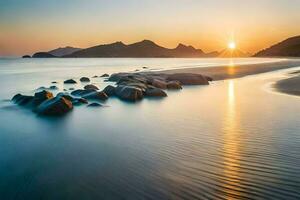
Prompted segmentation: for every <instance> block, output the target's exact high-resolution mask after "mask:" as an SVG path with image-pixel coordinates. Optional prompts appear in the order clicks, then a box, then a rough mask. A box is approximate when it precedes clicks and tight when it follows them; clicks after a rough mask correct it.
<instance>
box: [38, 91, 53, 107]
mask: <svg viewBox="0 0 300 200" xmlns="http://www.w3.org/2000/svg"><path fill="white" fill-rule="evenodd" d="M51 98H53V94H52V93H51V92H48V91H46V90H43V91H41V92H36V93H35V94H34V98H33V104H34V106H38V105H40V104H41V103H42V102H44V101H46V100H48V99H51Z"/></svg>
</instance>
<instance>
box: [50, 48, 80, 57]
mask: <svg viewBox="0 0 300 200" xmlns="http://www.w3.org/2000/svg"><path fill="white" fill-rule="evenodd" d="M79 50H81V48H75V47H71V46H66V47H59V48H57V49H53V50H51V51H48V52H47V53H49V54H52V55H54V56H57V57H61V56H65V55H69V54H71V53H74V52H76V51H79Z"/></svg>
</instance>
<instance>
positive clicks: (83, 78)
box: [80, 77, 91, 82]
mask: <svg viewBox="0 0 300 200" xmlns="http://www.w3.org/2000/svg"><path fill="white" fill-rule="evenodd" d="M80 81H81V82H90V81H91V80H90V79H89V78H88V77H81V78H80Z"/></svg>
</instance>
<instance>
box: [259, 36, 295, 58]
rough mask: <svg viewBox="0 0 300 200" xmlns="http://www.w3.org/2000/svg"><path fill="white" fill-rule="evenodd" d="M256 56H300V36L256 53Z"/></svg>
mask: <svg viewBox="0 0 300 200" xmlns="http://www.w3.org/2000/svg"><path fill="white" fill-rule="evenodd" d="M254 56H256V57H300V36H295V37H291V38H288V39H286V40H284V41H282V42H279V43H277V44H275V45H273V46H271V47H269V48H267V49H264V50H261V51H259V52H258V53H256V54H255V55H254Z"/></svg>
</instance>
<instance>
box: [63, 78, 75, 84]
mask: <svg viewBox="0 0 300 200" xmlns="http://www.w3.org/2000/svg"><path fill="white" fill-rule="evenodd" d="M64 83H66V84H75V83H77V82H76V81H75V80H73V79H68V80H65V81H64Z"/></svg>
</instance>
